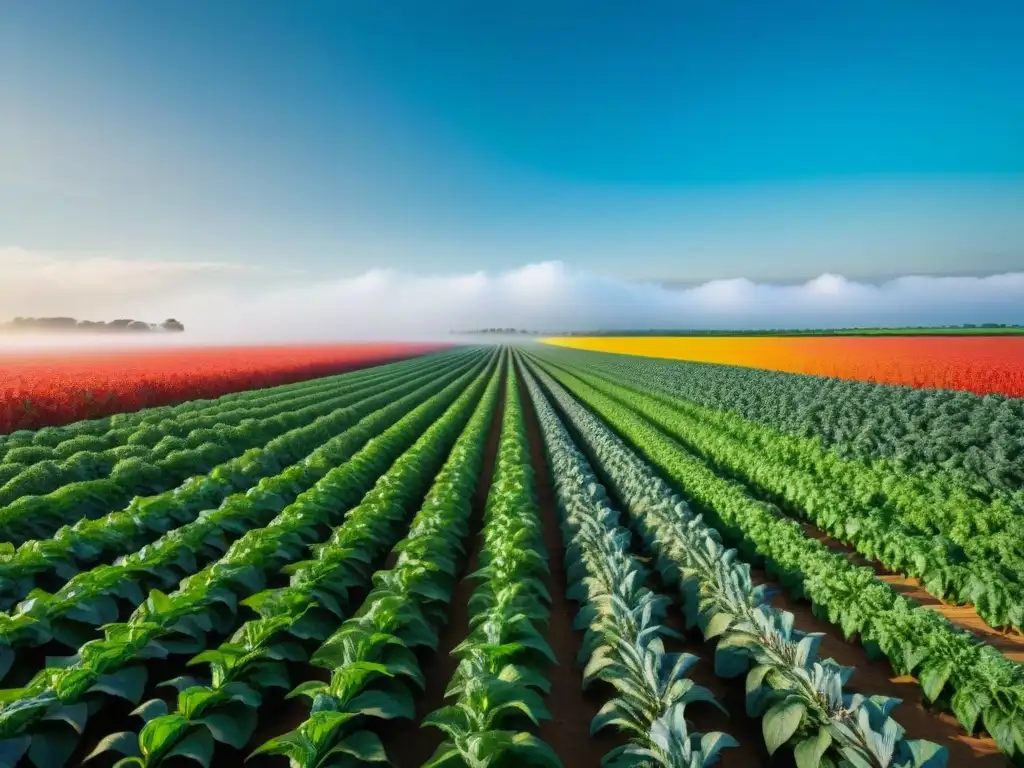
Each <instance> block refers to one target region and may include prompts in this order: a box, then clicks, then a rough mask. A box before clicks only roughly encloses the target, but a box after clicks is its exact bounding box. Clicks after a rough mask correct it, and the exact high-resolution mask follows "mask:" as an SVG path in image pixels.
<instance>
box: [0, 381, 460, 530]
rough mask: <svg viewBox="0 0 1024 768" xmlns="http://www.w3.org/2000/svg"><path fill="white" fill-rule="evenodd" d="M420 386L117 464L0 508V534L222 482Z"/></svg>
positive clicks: (326, 402)
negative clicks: (327, 424)
mask: <svg viewBox="0 0 1024 768" xmlns="http://www.w3.org/2000/svg"><path fill="white" fill-rule="evenodd" d="M445 367H446V366H445V365H444V364H443V363H442V364H440V365H437V364H435V366H434V367H431V368H430V369H429V372H440V371H442V370H444V369H445ZM421 373H422V372H421ZM422 380H423V379H422V377H421V375H417V372H413V373H401V374H400V375H399V376H397V377H396V378H395V379H391V378H390V377H386V378H384V379H381V380H378V381H373V382H371V383H369V384H367V385H365V386H363V387H360V388H359V390H358V391H356V392H346V393H341V394H339V396H337V397H331V398H324V399H323V401H322V402H320V403H317V404H314V405H309V406H307V407H305V408H302V409H299V410H297V411H293V412H289V413H286V414H281V415H279V416H276V417H271V418H269V419H267V420H265V421H264V422H262V423H255V424H246V425H244V426H239V427H236V428H234V429H230V428H227V429H224V430H219V431H218V436H217V437H216V438H215V439H214V440H206V441H205V442H203V443H202V444H200V445H198V446H197V447H195V448H186V449H182V450H177V451H174V452H173V453H171V454H170V455H169V456H168V457H166V458H165V459H162V460H155V461H147V460H146V459H145V458H142V457H136V458H130V459H127V460H125V461H121V462H118V463H117V465H116V466H115V467H114V469H113V471H112V472H111V474H110V476H109V477H101V478H99V479H91V480H83V481H78V482H70V483H68V484H67V485H64V486H62V487H59V488H58V489H57V490H54V491H52V492H51V493H48V494H45V495H42V496H22V497H21V498H19V499H17V500H16V501H14V502H13V503H11V504H9V505H7V506H6V507H3V508H0V532H2V533H3V535H4V538H5V539H7V540H8V541H11V542H14V543H20V542H23V541H25V540H27V539H29V538H31V537H44V536H48V535H49V534H51V533H52V532H53V531H54V530H55V529H56V528H57V527H58V526H60V525H63V524H65V523H70V522H74V521H75V520H80V519H83V518H86V519H88V518H91V517H94V516H96V515H98V514H105V513H106V512H108V511H110V510H112V509H118V508H120V507H122V506H124V505H125V504H127V503H128V502H129V501H130V500H131V499H132V498H133V497H135V496H137V495H140V494H154V493H159V492H163V491H166V490H168V489H169V488H172V487H174V486H175V485H178V484H179V483H181V482H183V481H186V480H190V481H192V482H194V480H192V478H194V477H196V476H197V475H201V474H202V473H204V472H210V471H213V470H214V468H221V469H222V471H221V472H220V475H221V476H223V475H224V474H226V472H227V471H230V469H223V465H224V464H228V466H229V467H230V468H231V469H233V468H234V467H231V465H230V463H229V462H231V461H232V460H237V461H239V462H247V463H248V464H249V465H250V466H251V465H252V463H253V461H252V459H253V457H254V456H258V457H270V458H271V461H273V460H274V459H275V458H276V454H273V453H268V452H267V450H266V446H267V445H268V444H270V443H271V442H272V441H274V439H275V438H277V437H280V436H281V435H282V434H286V433H287V432H288V431H289V430H293V429H296V428H299V427H310V428H313V426H312V425H317V426H319V425H321V424H322V422H318V421H317V419H321V418H326V419H327V420H329V419H330V418H331V417H336V416H337V414H339V413H340V412H341V410H342V409H343V408H345V407H347V406H351V405H354V404H358V403H360V402H361V401H364V400H365V399H366V398H367V397H368V396H370V395H373V394H376V393H379V392H380V391H381V390H383V389H384V388H389V387H392V386H393V384H402V385H404V387H405V389H406V391H412V389H415V388H416V387H417V386H419V385H420V384H421V382H422ZM115 450H121V449H115ZM246 451H249V453H246ZM253 451H255V452H256V453H255V454H254V453H252V452H253ZM257 463H259V462H258V461H257ZM218 465H220V467H218ZM29 471H30V472H31V471H32V470H29Z"/></svg>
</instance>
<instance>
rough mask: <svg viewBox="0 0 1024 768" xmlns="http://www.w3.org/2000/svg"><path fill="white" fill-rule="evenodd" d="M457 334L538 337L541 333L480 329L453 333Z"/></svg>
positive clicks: (506, 329) (504, 329)
mask: <svg viewBox="0 0 1024 768" xmlns="http://www.w3.org/2000/svg"><path fill="white" fill-rule="evenodd" d="M452 333H455V334H478V333H500V334H501V335H503V336H510V335H513V334H518V335H526V336H538V335H540V331H524V330H521V329H519V328H478V329H476V330H472V331H452Z"/></svg>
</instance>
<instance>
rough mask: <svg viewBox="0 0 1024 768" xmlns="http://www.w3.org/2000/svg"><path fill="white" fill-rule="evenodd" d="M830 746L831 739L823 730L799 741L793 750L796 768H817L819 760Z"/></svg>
mask: <svg viewBox="0 0 1024 768" xmlns="http://www.w3.org/2000/svg"><path fill="white" fill-rule="evenodd" d="M831 745H832V737H831V736H830V735H829V732H828V731H827V730H825V728H819V729H818V732H817V733H816V734H814V735H813V736H811V737H809V738H806V739H804V740H803V741H801V742H800V743H799V744H797V745H796V749H794V750H793V757H795V758H796V768H819V766H820V765H821V758H822V757H823V756H824V754H825V752H827V751H828V748H829V747H830V746H831Z"/></svg>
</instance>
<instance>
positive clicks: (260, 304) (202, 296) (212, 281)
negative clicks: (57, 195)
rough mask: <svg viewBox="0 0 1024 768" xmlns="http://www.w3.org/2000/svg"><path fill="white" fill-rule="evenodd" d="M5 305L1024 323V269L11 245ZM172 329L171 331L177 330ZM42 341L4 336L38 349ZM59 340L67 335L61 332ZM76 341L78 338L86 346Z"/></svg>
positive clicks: (392, 323)
mask: <svg viewBox="0 0 1024 768" xmlns="http://www.w3.org/2000/svg"><path fill="white" fill-rule="evenodd" d="M0 270H2V273H3V274H4V275H5V280H4V281H3V282H2V284H0V306H2V307H3V308H4V312H5V314H6V315H8V317H7V318H4V319H9V318H10V317H14V316H16V315H23V316H45V315H70V316H74V317H77V318H79V319H91V320H111V319H114V318H118V317H131V318H137V319H143V320H146V321H149V322H160V321H162V320H164V319H165V318H168V317H174V318H177V319H179V320H181V321H182V322H183V323H184V324H185V327H186V332H185V333H184V334H181V335H175V334H168V335H166V336H160V337H159V338H153V337H150V336H149V335H145V336H142V337H139V338H131V337H129V338H124V337H118V338H107V337H100V338H96V339H91V340H88V341H86V342H83V343H89V344H94V343H99V344H104V345H108V344H109V345H117V346H122V345H124V346H132V345H137V344H150V343H154V342H159V343H161V344H165V343H173V344H195V343H208V342H209V343H236V342H237V343H279V342H295V341H331V340H345V339H360V338H363V339H371V338H373V339H385V338H409V339H414V338H415V339H418V338H437V337H441V338H446V337H447V335H448V332H449V331H451V330H468V329H475V328H481V327H515V328H523V329H529V330H538V331H559V330H586V329H607V330H616V329H623V330H626V329H642V328H652V327H655V328H736V329H744V328H773V327H787V328H792V327H848V326H858V325H900V324H925V325H928V324H934V325H938V324H958V323H982V322H1001V323H1019V322H1024V273H1021V272H1018V273H1008V274H1001V275H992V276H989V277H935V276H928V277H903V278H898V279H894V280H890V281H888V282H884V283H882V284H879V285H875V284H868V283H860V282H856V281H853V280H847V279H845V278H843V277H842V276H838V275H831V274H825V275H822V276H820V277H817V278H815V279H813V280H810V281H807V282H805V283H802V284H796V285H772V284H767V283H757V282H754V281H750V280H746V279H732V280H717V281H711V282H707V283H703V284H700V285H697V286H694V287H690V288H686V289H671V288H666V287H664V286H661V285H659V284H656V283H640V282H627V281H623V280H618V279H615V278H610V277H605V276H597V275H594V274H590V273H587V272H583V271H577V270H573V269H570V268H569V267H567V266H566V265H564V264H563V263H561V262H554V261H549V262H540V263H535V264H527V265H524V266H522V267H519V268H516V269H511V270H507V271H503V272H495V273H488V272H483V271H478V272H472V273H464V274H410V273H405V272H400V271H396V270H371V271H368V272H365V273H363V274H360V275H357V276H354V277H341V278H332V277H331V276H330V275H326V274H325V275H315V274H308V273H303V272H297V271H288V272H278V271H270V270H266V269H256V268H250V267H246V266H242V265H234V264H226V263H224V264H222V263H188V262H181V263H172V262H146V261H139V260H126V259H118V258H113V257H109V256H102V257H100V256H89V257H84V258H83V257H77V258H71V257H66V256H64V257H61V256H53V255H41V254H36V253H33V252H30V251H27V250H24V249H17V248H6V249H0ZM170 336H174V338H169V337H170ZM43 341H44V340H43V339H40V338H38V337H30V338H25V339H15V340H13V341H4V342H3V343H4V345H5V346H9V345H10V344H12V343H13V344H15V345H17V346H21V347H24V346H25V345H29V346H31V345H35V346H38V345H39V344H40V343H42V342H43ZM46 343H48V344H62V343H67V342H66V341H62V340H60V339H53V340H47V341H46ZM78 343H80V342H78V341H77V340H76V341H75V344H78Z"/></svg>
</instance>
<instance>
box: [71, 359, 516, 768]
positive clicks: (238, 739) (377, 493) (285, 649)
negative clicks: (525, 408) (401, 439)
mask: <svg viewBox="0 0 1024 768" xmlns="http://www.w3.org/2000/svg"><path fill="white" fill-rule="evenodd" d="M499 380H500V375H499V373H498V372H497V371H495V373H493V374H492V375H491V376H490V383H489V384H488V385H487V388H486V390H485V391H484V395H483V398H482V399H481V397H480V394H481V389H482V388H483V383H484V382H483V380H482V379H481V380H479V381H478V382H477V383H476V384H475V385H473V386H471V387H469V388H467V389H466V390H465V391H464V392H463V393H462V394H461V395H460V396H459V397H458V398H457V399H456V400H455V402H454V403H452V405H451V406H450V407H449V408H448V410H447V411H445V413H444V415H442V416H441V417H440V418H439V419H438V420H437V421H435V422H434V423H433V424H431V425H430V426H429V427H428V428H427V429H426V431H425V432H423V434H422V435H421V436H420V437H419V439H418V440H417V441H416V442H415V443H414V444H413V446H412V447H411V448H409V450H407V451H406V452H405V453H403V454H402V455H401V456H400V457H399V458H398V459H397V460H396V461H395V462H394V464H392V465H391V467H390V468H389V469H388V470H387V472H385V473H384V474H382V475H381V476H380V477H379V478H378V479H377V482H376V483H375V484H374V487H373V488H372V489H371V490H370V491H368V492H367V493H366V495H365V496H364V497H363V499H362V501H361V502H360V503H359V506H357V507H355V508H354V509H352V510H351V511H350V512H349V513H348V515H347V516H346V518H345V521H344V522H343V523H342V524H341V525H340V526H339V527H338V528H336V529H335V530H334V531H333V533H332V534H331V537H330V539H329V540H328V541H327V542H325V543H323V544H317V545H314V546H313V547H312V554H313V557H312V558H311V559H309V560H306V561H304V562H300V563H296V564H293V565H290V566H288V568H287V569H286V570H287V572H288V573H289V575H290V583H289V586H287V587H283V588H279V589H271V590H265V591H264V592H260V593H258V594H256V595H253V596H252V597H250V598H247V599H246V600H244V601H243V604H244V605H246V606H248V607H250V608H252V609H254V610H255V611H256V612H257V613H258V614H259V617H258V618H255V619H251V620H249V621H246V622H245V623H244V624H242V625H241V626H240V627H239V628H238V629H237V630H236V631H235V632H234V634H233V635H232V636H231V637H230V639H228V640H227V641H225V642H224V643H222V644H221V645H220V646H219V647H218V648H216V649H211V650H206V651H203V652H202V653H200V654H198V655H197V656H195V657H193V658H192V659H191V661H190V662H189V664H190V665H191V666H194V667H204V666H205V667H208V670H209V674H208V675H205V676H203V677H202V678H199V677H194V676H191V675H189V676H185V677H182V678H176V679H174V680H171V681H167V684H170V685H172V686H173V687H174V688H176V689H177V690H178V691H179V693H178V695H177V701H176V707H175V708H174V710H173V711H171V710H170V709H169V707H168V705H167V703H166V702H165V701H164V700H163V699H161V698H156V699H152V700H150V701H148V702H146V703H145V704H143V705H141V706H140V707H139V708H138V709H137V710H136V712H137V715H138V717H139V719H140V720H141V721H142V725H141V730H140V731H139V733H138V734H136V733H134V732H131V731H128V732H121V733H116V734H112V735H111V736H109V737H107V738H106V739H104V740H103V742H101V744H100V745H99V746H98V748H97V749H96V750H95V751H94V752H93V753H92V755H91V757H96V756H98V755H100V754H104V753H107V752H111V751H113V752H116V753H119V754H121V755H124V756H125V759H124V760H122V761H121V765H122V766H133V765H134V766H144V767H145V768H155V767H156V766H159V765H163V764H166V763H168V762H170V761H171V760H173V759H174V758H176V757H180V756H181V755H190V756H191V757H192V759H193V760H195V761H197V762H199V763H200V764H201V765H202V766H204V768H206V766H208V765H210V764H211V763H212V762H213V761H214V755H215V747H216V743H218V742H219V743H222V744H225V745H227V746H228V747H231V748H234V749H243V748H245V746H246V745H247V744H248V743H249V741H250V740H251V738H252V735H253V733H254V731H255V729H256V726H257V722H258V708H259V706H260V704H261V703H262V701H263V698H264V696H265V695H266V694H267V692H268V691H269V689H271V688H284V689H285V690H287V689H289V688H290V687H291V684H290V681H289V673H288V663H289V662H296V661H305V660H306V653H305V649H304V647H303V643H305V642H307V641H310V640H312V641H314V642H317V643H320V642H322V641H323V640H324V639H325V637H327V636H328V635H329V634H330V633H331V632H332V630H333V629H335V628H336V627H337V626H338V623H339V622H341V621H342V620H343V619H344V618H345V617H346V616H347V615H349V614H350V613H351V611H350V604H349V600H350V595H351V591H352V590H353V589H359V588H365V587H366V586H367V585H368V584H369V582H370V574H371V569H372V567H373V564H374V563H376V562H377V561H378V560H379V559H380V558H381V556H382V554H384V553H386V552H387V551H388V550H389V549H390V548H391V547H392V546H393V545H394V544H395V543H396V542H397V541H398V540H399V539H400V538H401V533H402V530H403V529H405V527H406V523H407V521H408V519H409V517H411V509H412V508H414V505H417V504H418V503H419V502H420V500H421V499H423V497H424V495H425V494H426V493H427V492H428V490H430V489H431V485H432V482H433V481H434V480H435V475H436V474H437V473H438V470H442V475H443V476H444V477H445V478H446V479H445V482H444V485H438V484H437V482H435V483H434V486H433V487H434V489H435V490H434V491H433V498H434V499H437V497H438V495H439V493H440V492H447V491H449V490H450V489H451V488H452V483H453V482H456V483H459V486H458V488H459V490H460V491H463V490H464V486H465V485H466V480H467V479H466V477H465V473H466V471H467V470H471V469H473V465H474V463H477V464H478V463H479V458H480V455H481V445H480V442H481V441H480V439H479V434H481V433H483V432H484V430H485V429H486V421H487V419H488V417H489V416H490V414H491V413H492V412H493V408H494V404H495V402H496V399H497V391H498V384H499ZM478 402H479V405H478ZM471 417H472V419H471ZM467 422H469V425H468V426H467ZM464 427H466V431H465V433H463V428H464ZM460 433H463V436H462V437H460ZM457 438H458V440H459V441H461V445H462V447H461V448H456V449H454V451H453V452H452V453H451V454H449V452H450V451H452V449H453V444H456V442H457ZM467 448H468V450H467ZM446 459H447V460H448V461H447V465H446ZM453 463H454V464H455V465H456V466H452V467H451V468H450V469H448V471H447V472H445V470H443V469H442V466H443V465H444V466H450V465H452V464H453ZM453 473H455V474H454V475H453ZM437 480H438V482H440V481H441V477H438V479H437ZM430 501H431V497H428V498H427V500H426V503H427V504H430ZM426 508H427V507H424V509H426ZM447 508H448V507H442V509H447ZM431 509H433V510H435V511H436V509H437V507H436V502H435V505H432V506H431ZM422 518H423V513H422V512H421V514H420V517H419V518H417V520H419V521H420V522H419V530H421V531H422V530H423V528H424V525H425V522H424V521H423V520H422ZM435 519H436V515H435ZM429 522H430V520H429V519H428V520H427V521H426V523H427V524H429ZM456 530H458V529H457V528H456ZM410 536H411V534H410ZM417 564H418V563H417ZM428 567H431V565H430V564H428ZM413 568H414V564H413V562H412V561H410V559H409V558H406V559H404V560H403V559H401V558H400V562H399V563H398V564H396V567H395V569H394V570H393V571H392V572H390V573H387V572H383V573H377V574H375V575H374V576H373V581H374V583H375V584H376V585H377V586H376V589H375V590H374V592H373V593H371V594H370V595H369V596H368V597H367V600H366V602H364V604H363V606H364V607H363V608H362V609H360V611H359V612H358V613H357V618H353V619H350V620H349V621H347V622H345V624H343V625H342V628H341V629H340V630H338V631H337V632H335V633H334V634H333V635H332V636H331V637H330V639H329V640H328V641H327V642H326V643H324V645H323V646H322V647H320V648H319V650H317V651H316V653H314V654H313V656H312V658H311V659H310V661H311V663H312V664H313V665H314V666H321V667H323V666H328V665H329V664H335V663H336V664H337V665H338V667H344V669H343V670H342V669H334V671H333V672H332V675H331V681H330V683H324V682H321V681H311V682H306V683H303V684H301V685H300V686H298V687H297V688H295V689H294V691H293V692H292V694H291V695H292V696H298V695H305V696H308V697H310V698H311V700H312V701H313V705H314V707H315V708H316V712H317V714H316V715H314V724H312V725H310V726H305V727H303V728H300V729H298V730H297V731H296V732H295V733H293V734H286V735H284V736H282V737H280V738H278V739H275V740H273V741H272V742H270V743H269V744H268V745H265V746H264V747H263V748H262V750H260V751H263V752H268V753H273V752H274V751H275V750H276V749H280V750H282V752H281V753H282V754H289V755H290V756H291V754H292V753H295V754H294V756H295V757H296V758H297V759H298V761H299V763H300V764H301V765H303V766H314V765H316V766H323V765H327V764H330V763H331V759H330V756H329V753H331V752H332V751H334V752H335V755H337V756H338V758H339V760H341V758H342V756H344V755H349V756H353V754H354V756H359V755H360V754H365V753H366V750H367V749H368V748H370V747H372V750H373V751H374V752H377V751H379V740H377V739H376V737H375V736H373V735H372V734H370V733H369V732H366V731H363V732H360V733H359V734H358V735H356V734H349V735H347V736H346V737H343V738H337V736H338V735H339V733H338V732H339V731H344V730H346V729H345V727H344V726H345V724H346V723H347V722H348V721H349V720H351V719H352V718H353V717H354V716H355V715H374V714H376V715H378V716H389V715H394V714H404V713H405V712H406V711H407V709H408V706H409V704H410V702H411V697H410V696H408V694H407V693H406V692H404V691H399V692H397V693H394V694H393V695H391V696H389V695H388V694H387V692H386V691H372V692H370V691H367V692H365V693H364V692H363V689H364V688H365V687H366V685H365V684H366V683H368V682H369V681H370V679H373V678H375V677H379V676H380V675H379V674H377V673H378V672H379V670H378V669H377V667H374V666H373V665H374V664H379V663H380V661H379V660H378V659H377V658H376V657H375V656H366V657H360V658H359V659H358V660H356V659H350V658H349V657H350V655H351V654H353V653H355V654H356V655H357V656H359V655H360V654H363V655H364V656H365V654H367V653H372V652H373V651H378V652H380V653H382V654H383V655H384V656H385V657H386V658H387V659H389V660H390V661H391V665H390V667H389V669H388V671H389V672H391V673H392V674H401V673H403V672H404V671H406V670H408V672H406V673H407V674H413V670H416V673H417V674H418V668H417V667H415V656H414V655H413V654H412V652H411V651H410V650H409V646H405V645H404V644H402V646H401V647H398V646H399V644H400V643H401V641H397V642H396V641H392V640H391V639H390V638H389V637H382V636H381V631H382V628H381V626H379V624H380V622H381V621H382V620H383V621H386V620H388V619H392V620H396V619H397V618H398V617H402V618H406V617H408V616H419V619H420V622H421V623H420V624H419V625H417V628H420V629H421V630H422V627H423V624H422V622H423V621H424V620H423V617H422V616H421V615H419V614H417V613H416V611H415V603H414V602H411V603H410V604H409V605H408V606H406V605H404V604H403V603H402V601H401V600H400V599H399V598H401V597H404V596H405V595H402V594H401V587H403V586H404V583H405V581H408V580H409V579H410V578H412V579H415V578H416V577H417V576H419V577H420V578H422V576H423V574H422V573H420V572H419V571H414V570H413ZM424 570H425V569H424ZM403 580H404V581H403ZM391 586H397V587H399V588H400V589H399V591H398V592H396V591H395V590H394V589H390V587H391ZM382 587H383V588H382ZM385 592H387V593H388V597H389V598H390V599H389V600H387V601H384V600H383V598H384V593H385ZM367 614H370V619H372V620H373V621H374V622H376V624H368V623H367V622H368V619H367V618H366V617H367ZM360 629H363V630H364V631H359V630H360ZM420 636H421V637H426V638H427V640H428V641H429V639H430V638H432V637H433V635H432V633H431V632H430V631H429V630H427V631H425V632H422V633H421V635H420ZM412 639H413V640H415V639H416V638H415V637H413V638H412ZM378 655H380V654H378ZM346 662H348V663H347V665H346ZM361 662H368V664H367V665H363V664H361ZM328 668H331V667H328ZM385 676H387V675H385ZM417 679H421V677H420V678H417ZM329 713H333V714H329ZM341 713H345V714H348V715H350V716H349V717H348V718H345V717H341V716H340V715H341ZM263 714H267V713H266V712H264V713H263ZM331 725H333V726H335V727H334V728H332V727H330V726H331ZM304 738H305V739H307V740H308V741H309V743H310V744H312V745H314V746H316V747H318V748H319V749H318V750H317V751H316V752H315V753H314V754H312V755H309V756H307V757H306V759H305V760H303V759H302V758H301V757H300V756H301V754H302V753H303V748H304V747H305V746H306V743H305V742H304V741H303V739H304ZM313 738H315V739H316V741H313ZM297 746H298V749H297ZM345 750H348V752H346V751H345Z"/></svg>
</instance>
